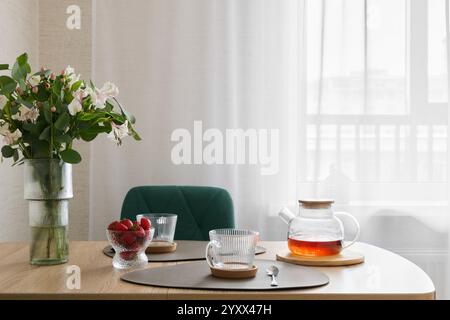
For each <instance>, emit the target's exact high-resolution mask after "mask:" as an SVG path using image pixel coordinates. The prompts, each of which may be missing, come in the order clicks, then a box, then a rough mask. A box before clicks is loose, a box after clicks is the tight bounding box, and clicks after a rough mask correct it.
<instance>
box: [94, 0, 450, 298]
mask: <svg viewBox="0 0 450 320" xmlns="http://www.w3.org/2000/svg"><path fill="white" fill-rule="evenodd" d="M446 5H447V7H446ZM448 29H449V28H448V4H447V2H446V0H430V1H427V0H413V1H411V0H372V1H370V0H304V1H302V0H293V1H278V0H265V1H256V0H252V1H238V0H230V1H224V0H194V1H182V0H170V1H167V0H152V1H143V0H141V1H127V2H124V1H120V2H119V1H112V0H102V1H96V2H94V35H93V38H94V40H93V46H94V48H93V52H94V55H93V63H94V79H95V81H96V82H97V83H102V82H103V81H106V80H111V81H113V82H116V83H117V84H118V85H119V88H120V89H121V93H120V98H121V100H122V102H123V104H124V105H126V106H127V107H128V108H129V109H130V111H132V112H133V113H134V114H135V115H136V118H137V119H138V122H137V128H138V130H139V132H140V133H141V135H142V137H143V141H142V142H140V143H136V142H134V141H131V140H128V141H126V142H125V144H124V145H123V146H122V147H120V148H117V147H115V146H114V145H112V144H111V143H110V142H107V141H106V140H99V141H96V142H95V143H94V144H93V145H92V150H91V156H92V158H91V172H92V175H91V197H90V198H91V200H90V206H91V210H90V216H91V224H90V226H91V228H90V234H91V238H94V239H100V238H103V229H104V226H105V225H106V224H107V222H108V221H110V220H111V219H113V218H115V217H117V216H118V215H119V211H120V206H121V202H122V200H123V197H124V195H125V193H126V191H127V190H128V189H129V188H130V187H132V186H135V185H146V184H192V185H215V186H222V187H225V188H227V189H228V190H229V191H230V192H231V194H232V197H233V200H234V203H235V208H236V218H237V225H238V226H240V227H248V228H252V229H258V230H260V231H261V232H262V237H263V238H265V239H284V238H285V233H286V227H285V226H283V225H282V224H281V222H279V220H278V218H277V217H276V213H277V211H278V209H279V208H280V207H281V206H282V205H285V204H292V203H294V206H295V200H296V199H298V198H308V197H331V198H334V199H335V200H336V209H340V210H346V211H348V212H351V213H352V214H354V215H355V216H356V217H357V219H358V220H359V221H360V223H361V228H362V233H361V240H362V241H365V242H369V243H372V244H375V245H379V246H381V247H384V248H387V249H390V250H393V251H395V252H397V253H399V254H401V255H404V256H405V257H407V258H409V259H411V260H412V261H414V262H416V263H417V264H419V265H420V266H421V267H422V268H423V269H425V271H426V272H427V273H428V274H430V276H431V277H432V278H433V280H434V282H435V285H436V287H437V290H438V297H439V298H443V297H448V294H449V290H446V287H450V283H449V280H448V279H449V277H448V272H447V269H448V266H449V264H448V261H447V259H448V235H449V233H448V212H449V203H448V196H449V188H448V175H449V170H448V161H447V159H448V152H449V150H450V148H449V147H448V144H449V139H448V134H447V131H448V130H447V127H448V117H449V113H448V81H447V74H448V72H447V68H448V64H447V61H448V50H447V48H448V39H449V37H448ZM196 120H199V121H202V124H203V127H204V128H203V129H204V130H206V129H207V128H217V129H219V130H220V132H223V133H225V131H226V129H236V128H238V129H239V128H240V129H244V130H246V129H266V130H267V129H269V130H270V129H278V130H279V136H280V137H279V142H280V146H279V153H278V159H279V171H278V172H277V174H274V175H261V171H260V169H261V166H260V165H252V164H236V165H218V164H217V165H206V164H191V165H175V164H174V163H173V162H172V160H171V150H172V148H173V147H174V145H175V144H176V143H175V142H173V141H171V135H172V133H173V132H174V130H176V129H177V128H186V129H188V130H189V132H190V133H191V134H194V128H193V127H194V121H196ZM350 231H351V230H350ZM350 231H349V233H350Z"/></svg>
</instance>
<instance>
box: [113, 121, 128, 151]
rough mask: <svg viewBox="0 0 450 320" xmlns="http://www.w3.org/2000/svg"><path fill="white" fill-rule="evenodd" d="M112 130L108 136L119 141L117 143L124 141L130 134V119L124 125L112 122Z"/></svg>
mask: <svg viewBox="0 0 450 320" xmlns="http://www.w3.org/2000/svg"><path fill="white" fill-rule="evenodd" d="M111 125H112V130H111V132H110V133H109V134H108V138H110V139H111V140H113V141H116V142H117V145H120V144H121V143H122V139H123V138H125V137H126V136H128V135H129V131H128V120H126V121H125V122H124V124H122V125H117V124H115V123H114V122H112V123H111Z"/></svg>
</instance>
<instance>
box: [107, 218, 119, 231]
mask: <svg viewBox="0 0 450 320" xmlns="http://www.w3.org/2000/svg"><path fill="white" fill-rule="evenodd" d="M118 223H120V222H119V221H117V220H116V221H113V222H111V223H110V224H109V226H108V230H116V225H117V224H118Z"/></svg>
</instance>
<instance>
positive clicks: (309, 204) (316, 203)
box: [298, 199, 334, 209]
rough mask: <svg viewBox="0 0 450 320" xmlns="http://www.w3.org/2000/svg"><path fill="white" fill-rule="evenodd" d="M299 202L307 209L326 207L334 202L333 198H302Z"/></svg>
mask: <svg viewBox="0 0 450 320" xmlns="http://www.w3.org/2000/svg"><path fill="white" fill-rule="evenodd" d="M298 202H299V204H300V205H301V206H302V207H303V208H306V209H326V208H330V207H331V205H332V204H333V203H334V200H333V199H301V200H298Z"/></svg>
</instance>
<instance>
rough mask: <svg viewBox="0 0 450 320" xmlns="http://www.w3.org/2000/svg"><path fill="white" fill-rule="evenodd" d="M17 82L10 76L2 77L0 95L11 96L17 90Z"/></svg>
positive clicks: (0, 78) (0, 79)
mask: <svg viewBox="0 0 450 320" xmlns="http://www.w3.org/2000/svg"><path fill="white" fill-rule="evenodd" d="M16 87H17V82H16V81H14V79H12V78H10V77H8V76H0V94H3V95H5V96H6V95H9V94H11V93H13V92H14V90H16Z"/></svg>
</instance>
